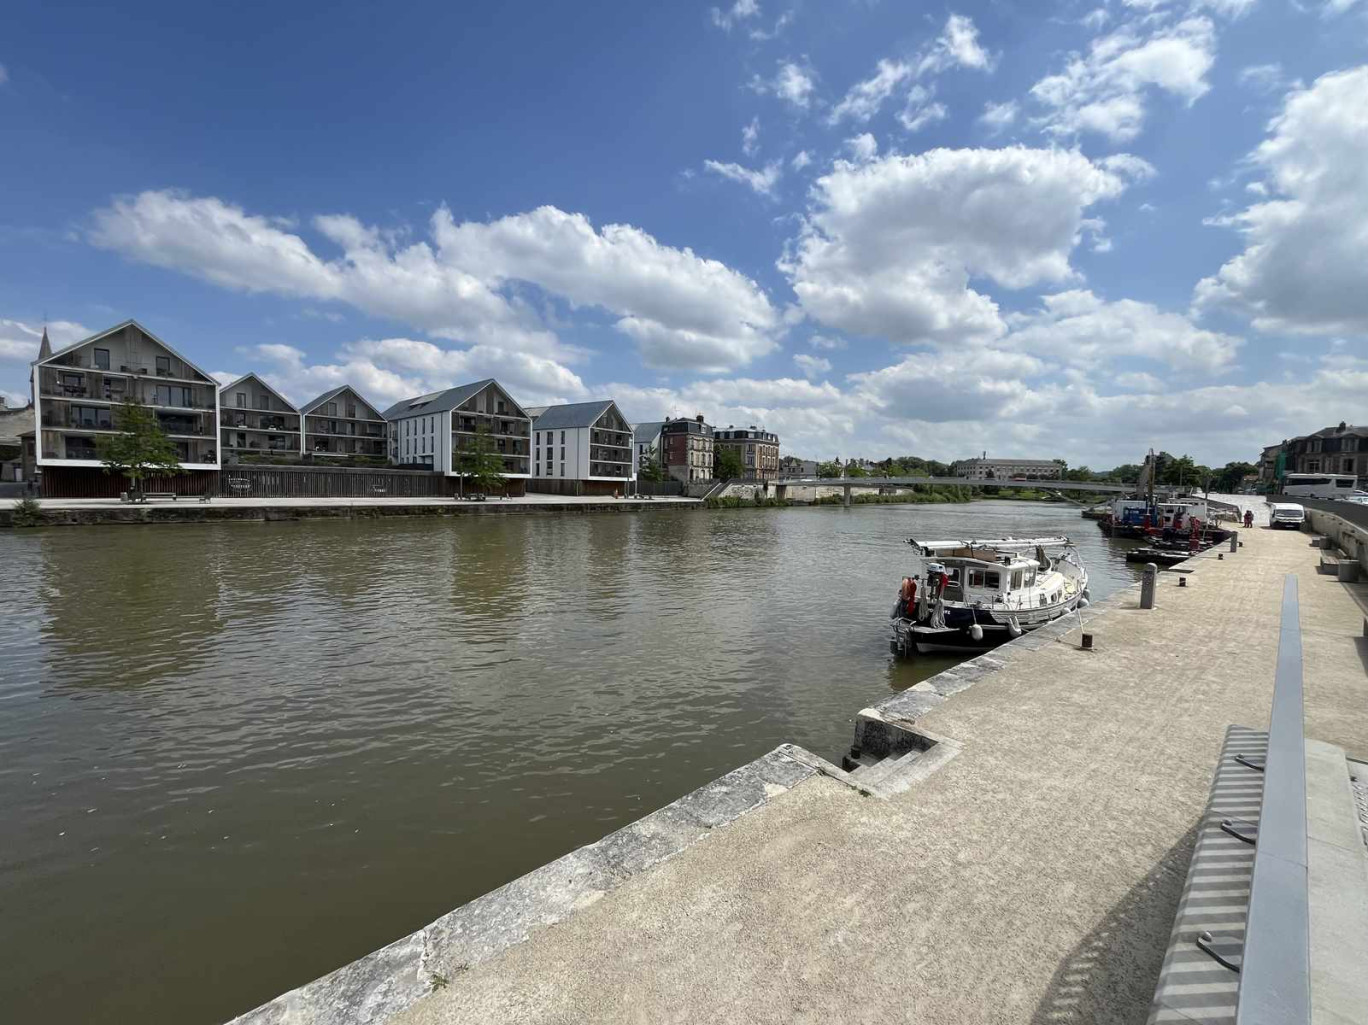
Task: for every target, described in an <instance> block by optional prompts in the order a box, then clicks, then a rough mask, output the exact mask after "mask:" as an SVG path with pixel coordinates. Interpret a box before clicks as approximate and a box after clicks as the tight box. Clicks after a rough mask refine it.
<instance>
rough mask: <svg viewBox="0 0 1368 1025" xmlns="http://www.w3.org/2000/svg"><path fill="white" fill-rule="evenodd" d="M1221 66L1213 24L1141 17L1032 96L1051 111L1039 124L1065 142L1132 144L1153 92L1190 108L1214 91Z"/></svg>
mask: <svg viewBox="0 0 1368 1025" xmlns="http://www.w3.org/2000/svg"><path fill="white" fill-rule="evenodd" d="M1215 60H1216V31H1215V26H1214V25H1213V24H1212V22H1211V19H1209V18H1205V17H1189V18H1184V19H1183V20H1182V21H1180V22H1178V23H1176V24H1166V23H1163V22H1159V23H1155V22H1152V21H1150V20H1149V19H1141V20H1140V21H1139V22H1137V23H1134V24H1129V25H1126V26H1123V27H1122V28H1120V29H1118V30H1117V31H1115V32H1113V33H1111V34H1110V35H1107V36H1103V37H1101V38H1098V39H1095V40H1093V42H1092V45H1091V47H1090V48H1089V51H1088V53H1087V54H1086V55H1083V54H1078V53H1074V54H1071V55H1070V57H1069V59H1068V63H1067V64H1066V66H1065V68H1064V70H1063V71H1062V72H1060V73H1059V74H1055V75H1049V76H1047V77H1046V78H1042V79H1041V80H1040V81H1038V82H1037V83H1036V84H1035V85H1034V86H1032V87H1031V96H1032V97H1033V98H1034V99H1035V100H1036V101H1037V102H1039V103H1040V104H1042V105H1043V106H1044V107H1045V108H1046V113H1045V114H1044V115H1043V116H1042V117H1041V118H1039V119H1037V121H1036V123H1037V124H1038V125H1039V126H1040V127H1041V128H1042V129H1043V130H1044V131H1046V132H1048V133H1050V134H1051V135H1055V136H1059V137H1072V136H1076V135H1081V134H1083V133H1086V132H1092V133H1095V134H1098V135H1104V136H1106V137H1107V138H1108V139H1110V140H1112V141H1113V142H1127V141H1129V140H1131V139H1134V138H1135V137H1136V136H1137V135H1139V134H1140V131H1141V129H1142V128H1143V126H1144V121H1145V101H1146V96H1147V94H1148V92H1149V91H1150V90H1152V89H1155V90H1159V91H1161V92H1166V93H1169V94H1171V95H1173V96H1176V97H1178V98H1179V99H1181V100H1184V101H1185V102H1186V103H1187V104H1188V105H1189V106H1190V105H1191V104H1193V103H1195V102H1196V101H1197V100H1198V99H1199V98H1201V96H1203V95H1204V94H1205V93H1206V91H1207V89H1208V88H1209V85H1208V83H1207V81H1206V74H1207V72H1208V71H1209V70H1210V69H1211V66H1212V64H1213V63H1214V62H1215Z"/></svg>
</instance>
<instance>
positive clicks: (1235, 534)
mask: <svg viewBox="0 0 1368 1025" xmlns="http://www.w3.org/2000/svg"><path fill="white" fill-rule="evenodd" d="M1239 547H1240V532H1239V531H1238V530H1232V531H1231V532H1230V550H1231V551H1232V552H1233V551H1235V549H1237V548H1239Z"/></svg>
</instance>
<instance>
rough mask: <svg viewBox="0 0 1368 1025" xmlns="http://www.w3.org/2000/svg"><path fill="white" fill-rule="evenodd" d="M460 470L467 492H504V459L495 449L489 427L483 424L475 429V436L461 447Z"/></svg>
mask: <svg viewBox="0 0 1368 1025" xmlns="http://www.w3.org/2000/svg"><path fill="white" fill-rule="evenodd" d="M458 469H459V470H460V472H461V474H462V475H463V476H464V478H465V484H464V486H465V489H466V490H467V491H502V490H503V488H504V484H505V481H504V474H503V457H502V456H500V455H499V453H498V451H497V449H496V448H495V445H494V439H493V438H492V437H490V435H489V428H488V427H486V426H484V425H483V424H481V425H480V426H479V427H477V428H476V429H475V436H474V437H472V438H470V439H469V440H467V441H466V442H465V443H464V444H463V445H462V446H461V458H460V461H459V463H458Z"/></svg>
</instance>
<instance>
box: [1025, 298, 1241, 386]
mask: <svg viewBox="0 0 1368 1025" xmlns="http://www.w3.org/2000/svg"><path fill="white" fill-rule="evenodd" d="M1041 302H1042V305H1041V307H1040V308H1039V309H1038V310H1035V311H1033V312H1031V313H1026V314H1019V315H1016V316H1013V317H1011V318H1009V323H1010V325H1011V334H1010V335H1009V336H1008V338H1009V343H1010V344H1011V346H1012V347H1013V348H1014V349H1019V350H1020V351H1022V352H1031V353H1036V354H1038V355H1042V356H1049V357H1052V358H1054V359H1056V360H1058V361H1060V362H1063V363H1069V364H1074V365H1078V366H1086V367H1092V366H1099V365H1104V366H1105V365H1111V364H1113V363H1114V362H1115V361H1116V360H1118V359H1125V358H1128V357H1140V358H1145V359H1151V360H1155V361H1157V362H1160V363H1165V364H1167V365H1168V366H1170V367H1173V368H1174V369H1175V370H1187V371H1204V372H1215V371H1220V370H1223V369H1226V368H1228V367H1230V366H1231V365H1232V364H1233V363H1234V361H1235V356H1236V354H1237V352H1238V351H1239V347H1240V345H1241V344H1242V342H1241V340H1240V339H1239V338H1236V337H1234V336H1232V335H1226V334H1220V333H1219V332H1216V331H1207V330H1205V329H1203V328H1200V327H1197V326H1196V325H1195V324H1193V323H1192V321H1191V320H1190V319H1189V318H1188V317H1187V316H1185V315H1183V314H1180V313H1171V312H1167V311H1165V310H1161V309H1159V308H1158V307H1157V306H1154V305H1152V304H1150V303H1143V302H1136V301H1135V300H1133V299H1122V300H1119V301H1117V302H1107V301H1105V300H1103V299H1101V298H1099V297H1097V296H1095V295H1093V293H1092V292H1090V291H1087V290H1085V289H1076V290H1073V291H1068V292H1059V293H1056V294H1054V295H1047V296H1044V297H1043V299H1042V301H1041Z"/></svg>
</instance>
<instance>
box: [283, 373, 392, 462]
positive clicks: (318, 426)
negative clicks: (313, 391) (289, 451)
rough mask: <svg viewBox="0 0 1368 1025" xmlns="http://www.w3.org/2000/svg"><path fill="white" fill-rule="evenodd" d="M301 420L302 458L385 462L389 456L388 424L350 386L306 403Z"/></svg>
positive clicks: (300, 447)
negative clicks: (361, 458) (355, 457)
mask: <svg viewBox="0 0 1368 1025" xmlns="http://www.w3.org/2000/svg"><path fill="white" fill-rule="evenodd" d="M299 417H300V420H301V425H300V426H301V429H300V432H299V436H298V441H299V449H298V450H299V453H300V455H311V456H313V457H314V458H316V459H320V458H321V459H345V458H347V457H348V456H361V457H366V458H371V459H385V458H386V457H387V456H388V454H389V424H388V423H386V421H385V418H384V416H382V415H381V413H380V411H379V410H377V409H376V408H375V407H374V406H373V405H371V404H370V403H369V402H367V401H366V400H365V399H364V398H363V397H362V396H361V393H360V392H358V391H357V390H356V389H355V388H353V387H352V386H351V385H348V384H344V385H342V386H341V387H339V388H333V389H332V390H331V391H325V392H324V393H323V394H322V395H320V396H318V398H316V399H314V400H313V401H312V402H306V403H304V405H302V406H300V407H299Z"/></svg>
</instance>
